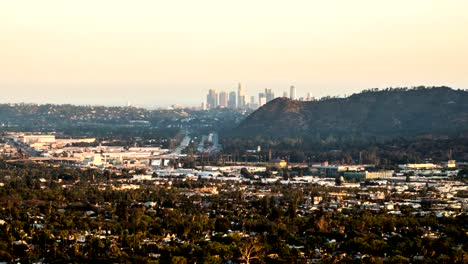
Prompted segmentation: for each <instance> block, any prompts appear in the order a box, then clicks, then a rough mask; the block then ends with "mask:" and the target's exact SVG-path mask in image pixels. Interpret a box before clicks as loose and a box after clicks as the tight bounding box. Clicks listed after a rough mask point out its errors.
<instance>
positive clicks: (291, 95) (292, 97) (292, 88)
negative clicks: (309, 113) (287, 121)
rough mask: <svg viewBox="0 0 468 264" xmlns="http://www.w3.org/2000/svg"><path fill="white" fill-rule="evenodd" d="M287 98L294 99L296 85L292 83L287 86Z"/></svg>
mask: <svg viewBox="0 0 468 264" xmlns="http://www.w3.org/2000/svg"><path fill="white" fill-rule="evenodd" d="M289 99H291V100H296V87H294V85H291V87H290V88H289Z"/></svg>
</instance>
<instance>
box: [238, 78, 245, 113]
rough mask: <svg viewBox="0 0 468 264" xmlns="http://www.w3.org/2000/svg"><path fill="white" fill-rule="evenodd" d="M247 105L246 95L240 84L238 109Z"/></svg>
mask: <svg viewBox="0 0 468 264" xmlns="http://www.w3.org/2000/svg"><path fill="white" fill-rule="evenodd" d="M244 105H245V95H244V91H243V90H242V86H241V84H240V83H239V86H238V87H237V108H242V107H244Z"/></svg>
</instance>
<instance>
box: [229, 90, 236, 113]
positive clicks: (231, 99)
mask: <svg viewBox="0 0 468 264" xmlns="http://www.w3.org/2000/svg"><path fill="white" fill-rule="evenodd" d="M236 102H237V100H236V92H234V91H232V92H230V93H229V99H228V107H229V108H231V109H236V108H237V104H236Z"/></svg>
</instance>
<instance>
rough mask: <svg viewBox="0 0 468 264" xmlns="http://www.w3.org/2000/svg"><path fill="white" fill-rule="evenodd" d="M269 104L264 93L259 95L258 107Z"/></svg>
mask: <svg viewBox="0 0 468 264" xmlns="http://www.w3.org/2000/svg"><path fill="white" fill-rule="evenodd" d="M266 103H267V97H266V95H265V94H264V93H259V94H258V106H259V107H262V106H263V105H264V104H266Z"/></svg>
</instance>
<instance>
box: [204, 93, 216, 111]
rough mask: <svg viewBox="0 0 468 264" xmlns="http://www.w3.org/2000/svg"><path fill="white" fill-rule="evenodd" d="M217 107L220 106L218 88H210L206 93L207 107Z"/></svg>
mask: <svg viewBox="0 0 468 264" xmlns="http://www.w3.org/2000/svg"><path fill="white" fill-rule="evenodd" d="M216 107H218V95H217V94H216V90H214V89H210V90H209V91H208V94H207V95H206V108H207V109H213V108H216Z"/></svg>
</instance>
